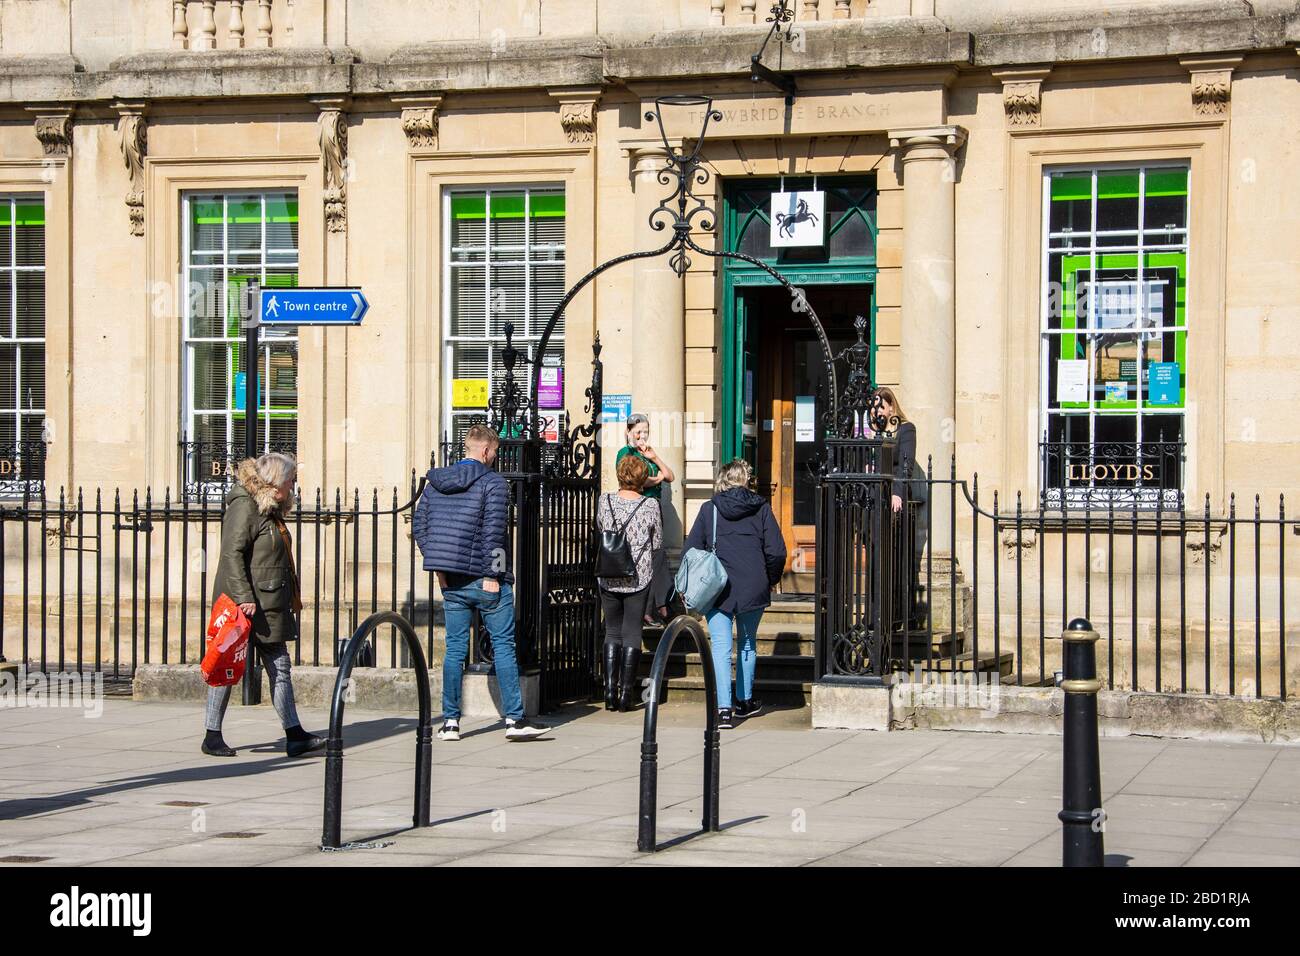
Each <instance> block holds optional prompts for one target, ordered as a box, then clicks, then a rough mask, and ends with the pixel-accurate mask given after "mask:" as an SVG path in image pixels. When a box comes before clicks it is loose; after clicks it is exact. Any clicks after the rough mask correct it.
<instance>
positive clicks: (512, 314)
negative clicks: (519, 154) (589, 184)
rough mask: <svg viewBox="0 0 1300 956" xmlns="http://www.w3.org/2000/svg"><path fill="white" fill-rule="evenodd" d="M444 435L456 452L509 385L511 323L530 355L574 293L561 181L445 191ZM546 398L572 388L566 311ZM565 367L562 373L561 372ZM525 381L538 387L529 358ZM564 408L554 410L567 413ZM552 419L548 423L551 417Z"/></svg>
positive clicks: (518, 368)
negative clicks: (567, 374) (506, 355)
mask: <svg viewBox="0 0 1300 956" xmlns="http://www.w3.org/2000/svg"><path fill="white" fill-rule="evenodd" d="M443 237H444V238H443V269H442V275H443V284H442V287H443V321H444V328H443V342H444V352H443V366H442V381H443V389H442V408H443V422H442V427H443V434H444V436H445V439H446V440H447V441H448V442H449V444H450V447H451V448H452V449H453V450H454V449H455V448H459V446H460V442H461V440H462V439H463V437H464V434H465V432H466V431H467V430H468V429H469V427H470V425H472V424H473V423H474V422H476V421H483V420H485V419H486V418H487V416H488V403H489V401H491V399H492V398H493V397H494V396H495V395H496V393H497V390H498V389H499V388H500V385H501V379H502V376H503V375H504V373H505V366H504V364H503V363H502V359H501V353H502V350H503V348H504V346H505V341H506V335H505V328H506V323H511V324H513V326H514V330H513V333H512V335H513V338H512V341H513V343H514V346H515V348H517V349H518V350H519V353H520V356H521V357H522V358H526V359H528V360H529V361H536V360H538V356H536V355H535V354H534V353H535V352H536V349H537V346H538V344H539V342H540V339H541V335H542V330H543V329H544V328H545V327H546V322H547V320H548V319H549V318H550V317H551V313H552V312H553V311H554V310H555V307H556V306H557V305H558V304H559V301H560V299H562V298H563V297H564V292H565V282H564V190H563V188H562V187H556V186H514V185H512V186H501V187H492V188H488V189H484V188H477V189H448V190H446V191H445V192H444V194H443ZM541 361H542V362H543V364H544V366H546V370H545V375H544V382H546V383H549V387H548V388H547V390H546V392H545V393H544V394H543V396H542V402H541V404H542V406H543V407H542V413H543V416H544V418H545V417H548V416H546V412H547V411H548V409H547V407H546V406H547V405H555V404H559V402H558V401H556V400H554V399H553V396H554V395H555V394H556V393H557V392H562V386H563V376H564V316H560V320H559V322H558V323H557V324H556V327H555V329H554V330H553V332H552V333H551V338H550V340H549V342H548V344H547V350H546V355H544V356H542V357H541ZM557 370H558V371H557ZM515 376H516V381H518V383H519V385H520V386H521V387H522V388H523V389H524V391H525V392H526V393H530V394H531V387H532V375H531V368H530V367H528V366H526V365H524V363H523V362H522V361H519V362H517V363H516V365H515ZM558 415H559V412H558V409H557V410H555V411H554V412H553V414H552V416H549V417H551V418H552V419H553V420H558ZM543 424H544V426H545V422H544V423H543Z"/></svg>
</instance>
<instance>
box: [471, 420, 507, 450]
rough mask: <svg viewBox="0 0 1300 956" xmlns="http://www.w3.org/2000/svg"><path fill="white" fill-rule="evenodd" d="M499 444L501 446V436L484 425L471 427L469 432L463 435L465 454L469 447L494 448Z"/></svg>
mask: <svg viewBox="0 0 1300 956" xmlns="http://www.w3.org/2000/svg"><path fill="white" fill-rule="evenodd" d="M499 444H501V436H500V435H498V434H497V433H496V432H494V431H493V430H492V429H490V428H488V427H487V426H486V425H471V426H470V429H469V431H467V432H466V433H465V451H466V452H467V453H468V452H469V446H470V445H480V446H482V447H484V448H496V447H497V445H499Z"/></svg>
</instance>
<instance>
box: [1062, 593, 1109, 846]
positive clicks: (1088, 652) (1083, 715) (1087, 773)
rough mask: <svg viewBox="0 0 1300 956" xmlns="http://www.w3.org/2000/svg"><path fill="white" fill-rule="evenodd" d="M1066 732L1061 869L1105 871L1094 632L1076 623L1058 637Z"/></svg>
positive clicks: (1098, 683)
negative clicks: (1098, 868)
mask: <svg viewBox="0 0 1300 956" xmlns="http://www.w3.org/2000/svg"><path fill="white" fill-rule="evenodd" d="M1061 641H1062V644H1063V647H1062V649H1061V650H1062V653H1061V656H1062V665H1063V667H1064V671H1065V677H1064V680H1062V682H1061V689H1062V690H1064V691H1065V732H1064V749H1065V753H1064V756H1063V759H1062V764H1063V765H1064V786H1063V788H1062V791H1061V796H1062V809H1061V812H1060V813H1059V814H1057V817H1058V819H1060V821H1061V840H1062V848H1061V851H1062V852H1061V865H1062V866H1068V867H1083V866H1104V865H1105V862H1106V853H1105V848H1104V845H1103V836H1102V833H1103V829H1104V824H1105V820H1106V813H1105V811H1104V810H1103V809H1102V806H1101V753H1100V750H1099V748H1098V744H1097V692H1098V691H1100V690H1101V681H1100V680H1098V679H1097V632H1096V631H1094V630H1093V628H1092V625H1091V624H1090V623H1088V621H1087V620H1085V619H1084V618H1081V617H1077V618H1075V619H1074V620H1072V621H1071V622H1070V623H1069V625H1067V627H1066V629H1065V631H1064V632H1063V633H1062V634H1061Z"/></svg>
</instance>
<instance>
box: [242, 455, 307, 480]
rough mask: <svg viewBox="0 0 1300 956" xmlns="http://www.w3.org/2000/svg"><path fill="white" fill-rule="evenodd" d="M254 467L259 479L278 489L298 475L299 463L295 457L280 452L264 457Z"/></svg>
mask: <svg viewBox="0 0 1300 956" xmlns="http://www.w3.org/2000/svg"><path fill="white" fill-rule="evenodd" d="M253 467H254V468H256V469H257V477H259V478H261V479H262V480H263V481H264V482H266V483H267V484H268V485H271V486H273V487H277V488H278V487H279V486H280V485H282V484H284V483H285V482H286V481H288V480H290V479H291V478H293V477H294V476H296V475H297V474H298V462H297V460H296V459H295V458H294V457H293V455H286V454H285V453H284V452H279V451H272V452H268V453H267V454H265V455H262V456H261V457H260V458H258V459H257V461H256V462H254V465H253Z"/></svg>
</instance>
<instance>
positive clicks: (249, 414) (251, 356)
mask: <svg viewBox="0 0 1300 956" xmlns="http://www.w3.org/2000/svg"><path fill="white" fill-rule="evenodd" d="M249 288H250V291H251V292H252V296H251V297H250V298H251V302H252V308H251V309H250V310H249V314H248V315H247V316H246V317H245V318H244V457H245V458H256V457H257V350H258V347H259V346H258V342H257V338H258V336H257V328H258V325H259V324H260V323H261V321H262V297H261V295H260V293H259V290H258V288H257V286H255V285H252V284H250V286H249ZM243 693H244V697H243V700H244V705H245V706H252V705H253V704H260V703H261V702H262V669H261V668H260V667H258V666H257V655H256V653H254V651H253V645H252V641H250V642H249V647H248V660H247V662H246V665H245V667H244V687H243Z"/></svg>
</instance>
